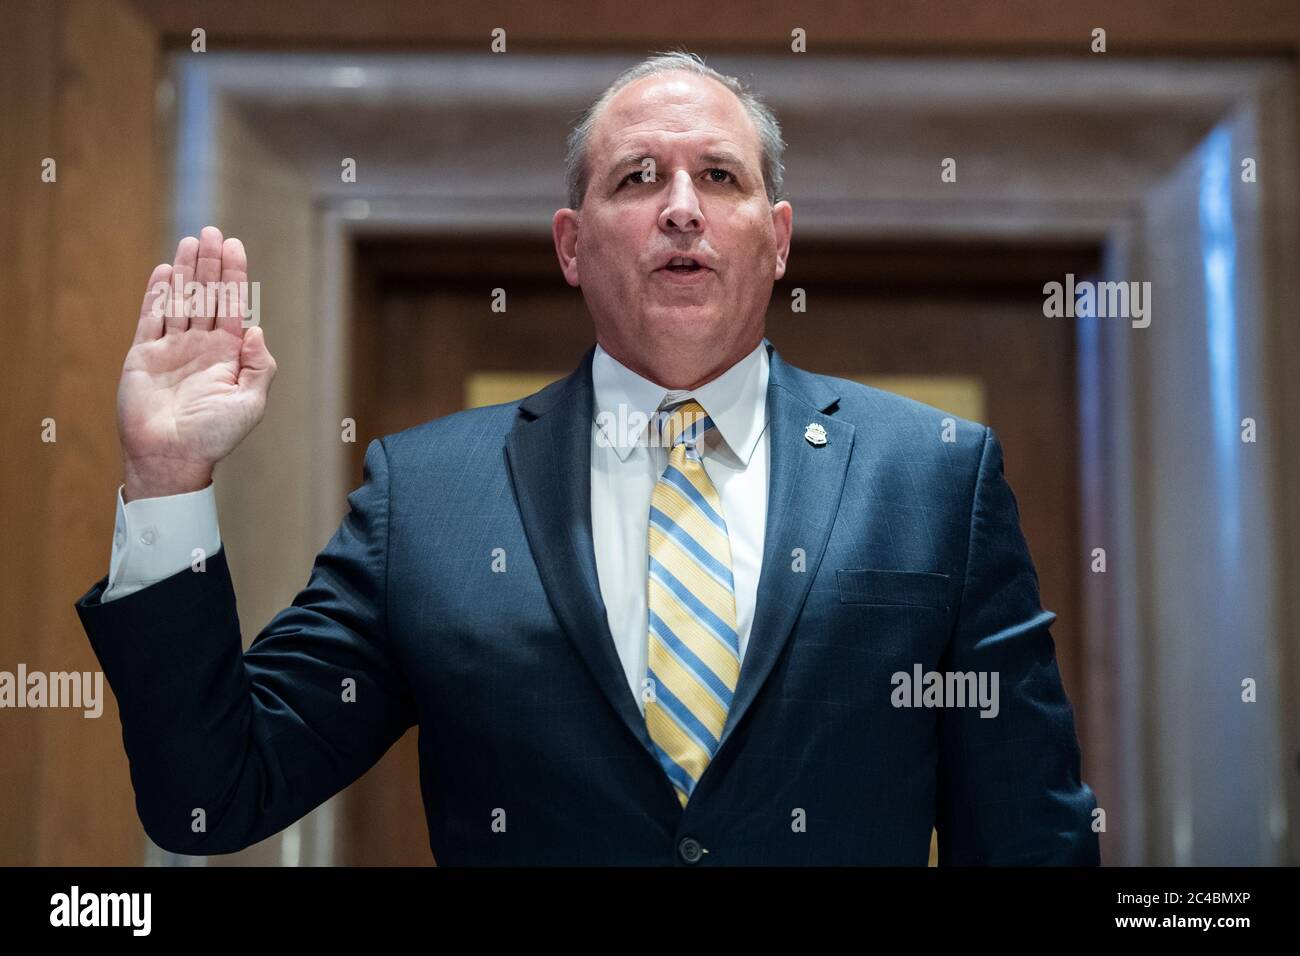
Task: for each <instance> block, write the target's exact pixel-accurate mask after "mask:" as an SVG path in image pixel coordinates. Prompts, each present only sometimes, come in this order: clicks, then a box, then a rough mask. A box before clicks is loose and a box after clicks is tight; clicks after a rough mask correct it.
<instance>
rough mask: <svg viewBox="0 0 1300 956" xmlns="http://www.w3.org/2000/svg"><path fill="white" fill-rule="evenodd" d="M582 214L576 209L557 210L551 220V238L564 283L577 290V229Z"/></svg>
mask: <svg viewBox="0 0 1300 956" xmlns="http://www.w3.org/2000/svg"><path fill="white" fill-rule="evenodd" d="M581 224H582V214H581V213H579V212H578V211H577V210H576V209H558V210H556V212H555V216H554V217H553V218H552V219H551V238H552V239H554V240H555V255H556V256H557V257H558V258H559V260H560V271H561V272H563V273H564V281H565V282H567V283H569V285H571V286H574V287H575V288H577V287H578V286H580V285H582V283H581V282H580V281H579V275H578V227H579V226H580V225H581Z"/></svg>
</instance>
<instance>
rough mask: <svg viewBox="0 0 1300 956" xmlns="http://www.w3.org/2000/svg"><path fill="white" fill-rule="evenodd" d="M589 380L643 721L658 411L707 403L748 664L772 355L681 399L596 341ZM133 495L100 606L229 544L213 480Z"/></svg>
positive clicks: (608, 535) (600, 523) (603, 520)
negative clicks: (652, 426)
mask: <svg viewBox="0 0 1300 956" xmlns="http://www.w3.org/2000/svg"><path fill="white" fill-rule="evenodd" d="M591 377H592V385H593V387H594V389H595V398H594V406H595V407H594V415H593V419H592V431H591V519H592V529H591V530H592V538H593V544H594V547H595V553H596V571H597V575H598V577H599V578H600V594H601V597H602V598H603V599H604V601H605V608H606V611H607V612H608V617H609V629H610V632H611V634H612V635H613V637H614V644H615V647H616V648H617V650H618V655H619V658H620V659H621V660H622V662H623V670H624V672H625V673H626V675H627V680H628V685H629V686H630V687H631V689H632V695H633V697H634V699H635V700H636V701H637V705H638V707H640V708H641V712H642V713H645V702H644V701H643V700H642V694H641V685H642V682H643V680H644V678H645V674H646V658H647V654H648V652H649V637H648V633H649V632H648V623H647V621H648V616H647V606H646V582H647V575H648V571H647V555H648V550H649V544H648V535H649V524H650V498H651V496H652V494H653V493H654V487H655V484H656V483H657V482H658V480H659V477H660V475H662V474H663V472H664V469H665V468H667V467H668V449H667V448H662V447H657V446H655V445H654V443H653V442H648V441H647V438H648V434H649V432H648V429H647V427H646V426H647V425H648V424H649V420H650V417H651V416H652V415H653V414H654V412H655V411H656V410H658V409H659V408H661V407H663V406H668V405H675V404H677V403H678V402H680V401H684V400H685V399H687V398H694V399H695V400H696V401H698V402H699V403H700V405H701V406H703V408H704V410H705V411H706V412H707V413H708V415H709V417H710V418H711V419H712V420H713V423H714V425H715V426H716V427H714V428H712V429H710V431H709V432H708V434H707V435H706V436H705V440H704V443H703V444H704V449H703V457H704V470H705V472H706V473H707V474H708V476H709V480H710V481H712V482H713V485H714V487H715V488H716V489H717V491H718V495H719V497H720V498H721V499H722V511H723V517H724V518H725V519H726V522H727V535H728V537H729V539H730V542H731V565H732V568H731V570H732V578H733V581H734V582H735V596H736V625H737V631H738V634H739V638H740V657H741V661H742V662H743V661H744V657H745V648H746V647H747V646H748V643H749V632H750V628H751V626H752V624H753V621H754V605H755V602H756V600H757V594H758V576H759V571H760V570H761V567H762V561H763V539H764V536H765V534H766V530H767V490H768V488H767V478H768V469H769V466H770V463H771V457H770V451H769V447H768V431H767V377H768V355H767V347H766V343H759V345H758V347H757V348H755V349H754V351H752V352H750V353H749V354H748V355H746V356H745V357H744V358H743V359H741V360H740V361H739V362H737V363H736V364H735V365H733V366H731V368H729V369H727V370H726V371H725V372H723V373H722V374H721V375H720V376H718V377H717V378H715V379H714V380H713V381H711V382H708V383H706V384H704V385H701V386H700V387H699V388H696V389H692V390H690V391H680V390H676V391H674V390H669V389H666V388H664V387H663V386H661V385H656V384H655V383H654V382H652V381H650V380H649V379H646V378H642V377H641V376H640V375H638V374H637V373H636V372H633V371H632V370H631V369H629V368H627V367H626V366H625V365H623V364H622V363H621V362H619V361H617V360H616V359H615V358H614V357H613V356H612V355H610V354H609V353H608V352H606V351H605V350H604V349H603V348H601V347H600V346H599V345H597V346H596V352H595V355H594V356H593V358H592V364H591ZM638 422H639V423H640V426H639V427H637V423H638ZM620 424H621V425H622V427H620ZM123 487H124V486H119V487H118V490H117V522H116V528H115V530H114V533H113V550H112V555H111V558H110V561H109V572H108V587H107V588H106V589H105V590H104V594H103V596H102V597H101V599H100V600H101V601H104V602H108V601H112V600H116V599H117V598H120V597H125V596H126V595H128V594H131V593H133V592H135V591H139V590H140V589H141V588H145V587H148V586H149V585H150V584H154V583H156V582H158V581H161V580H163V579H165V578H168V577H171V576H172V575H173V574H176V573H177V572H178V571H183V570H185V569H186V568H188V567H189V566H190V565H191V563H192V562H193V561H194V559H195V557H196V556H195V554H194V553H193V552H194V549H195V548H196V547H197V548H202V549H203V553H204V554H205V555H212V554H214V553H215V552H216V551H217V549H218V548H220V547H221V535H220V530H219V528H218V526H217V507H216V496H215V493H214V491H213V486H212V484H211V483H209V484H208V486H207V487H206V488H203V489H200V490H199V491H192V492H188V493H186V494H180V495H168V496H166V497H161V498H139V499H136V500H134V501H131V502H127V503H125V504H123V501H122V488H123Z"/></svg>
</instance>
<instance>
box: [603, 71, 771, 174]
mask: <svg viewBox="0 0 1300 956" xmlns="http://www.w3.org/2000/svg"><path fill="white" fill-rule="evenodd" d="M655 145H662V146H665V147H673V146H687V147H691V146H700V147H705V146H717V145H726V146H731V147H732V148H733V149H734V150H736V151H737V152H739V154H740V156H741V157H742V158H744V159H745V160H746V161H747V162H749V163H753V164H755V166H757V159H758V152H759V149H758V134H757V132H756V131H755V129H754V124H753V122H752V121H751V120H750V118H749V114H748V113H746V112H745V108H744V107H743V106H742V105H741V103H740V100H739V99H738V98H737V97H736V95H735V94H734V93H732V92H731V90H729V89H727V88H726V87H725V86H723V85H722V84H721V83H719V82H718V81H717V80H714V79H711V78H710V77H707V76H699V75H697V74H694V73H687V72H680V71H677V72H672V73H661V74H658V75H655V76H647V77H642V78H641V79H639V80H637V81H635V82H633V83H629V84H628V85H627V86H625V87H624V88H623V89H621V90H619V91H618V93H616V94H615V95H614V97H613V99H611V100H610V101H609V102H608V103H607V104H606V105H605V108H604V109H603V110H601V112H600V115H599V116H598V117H597V118H596V122H595V124H594V125H593V128H592V132H591V147H590V149H591V151H590V156H591V158H592V165H593V167H594V168H595V169H600V168H601V167H602V166H603V165H607V164H608V163H610V162H613V161H614V160H616V159H617V157H618V156H620V155H622V153H623V151H624V150H626V149H628V148H631V147H635V146H647V147H649V146H655Z"/></svg>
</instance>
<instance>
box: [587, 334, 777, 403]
mask: <svg viewBox="0 0 1300 956" xmlns="http://www.w3.org/2000/svg"><path fill="white" fill-rule="evenodd" d="M762 340H763V337H762V334H761V333H760V335H759V337H758V338H756V339H755V340H754V341H752V342H750V343H748V344H747V345H742V346H740V347H738V348H737V349H736V350H735V351H733V352H731V353H730V354H728V355H726V356H724V357H723V358H722V359H721V360H719V361H716V362H711V363H704V362H700V363H690V362H682V361H678V360H674V361H669V362H656V361H654V360H653V358H651V357H648V356H642V355H638V354H635V353H631V352H624V351H623V350H622V349H621V348H620V347H619V346H617V345H613V346H611V344H610V343H608V342H606V341H604V340H603V339H602V338H601V337H600V336H599V335H597V336H596V341H597V342H599V343H600V347H601V348H603V349H604V350H605V351H606V352H608V353H609V354H610V355H611V356H613V358H614V359H616V360H617V361H618V362H619V363H620V364H622V365H624V366H625V367H627V368H629V369H631V370H632V371H633V372H636V374H638V375H640V376H641V377H642V378H645V379H649V380H650V381H652V382H654V383H655V384H656V385H658V386H660V387H661V388H668V389H673V390H674V391H690V390H691V389H693V388H699V387H700V386H701V385H707V384H708V383H709V382H711V381H713V380H714V379H715V378H717V377H718V376H719V375H721V374H722V373H723V372H725V371H727V369H729V368H731V367H732V366H733V365H735V364H736V363H737V362H739V361H740V360H741V359H743V358H744V357H745V356H746V355H748V354H749V353H750V352H752V351H754V349H755V348H756V347H757V346H758V343H759V342H761V341H762ZM677 358H678V356H673V359H677Z"/></svg>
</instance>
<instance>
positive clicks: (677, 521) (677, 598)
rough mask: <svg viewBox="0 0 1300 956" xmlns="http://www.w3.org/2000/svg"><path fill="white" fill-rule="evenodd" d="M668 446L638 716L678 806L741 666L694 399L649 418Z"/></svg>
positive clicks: (654, 511) (721, 529) (709, 754)
mask: <svg viewBox="0 0 1300 956" xmlns="http://www.w3.org/2000/svg"><path fill="white" fill-rule="evenodd" d="M658 422H659V428H660V432H659V434H660V440H661V441H663V443H664V444H666V445H668V447H670V448H671V449H672V450H671V451H670V452H669V453H668V467H667V468H666V469H664V473H663V476H662V477H661V478H660V479H659V482H658V484H656V485H655V490H654V494H653V496H652V497H651V499H650V530H649V546H650V561H649V581H648V589H649V591H648V594H647V599H648V600H647V603H648V605H649V617H648V624H649V632H650V636H649V640H650V653H649V666H648V673H647V675H646V676H647V677H648V679H649V686H648V691H649V693H648V694H647V695H646V696H647V700H646V709H645V716H646V725H647V728H648V730H649V732H650V739H651V740H652V741H654V744H655V751H656V753H657V755H658V757H659V762H660V763H661V764H663V767H664V770H665V771H666V772H667V774H668V779H669V780H671V781H672V784H673V787H674V789H676V791H677V799H678V800H679V801H680V802H681V805H682V806H683V807H685V806H686V801H687V800H689V799H690V796H691V792H692V791H693V790H694V789H695V785H696V783H698V782H699V779H700V776H701V775H702V774H703V773H704V768H705V767H707V766H708V764H709V761H710V760H712V759H713V755H714V753H715V752H716V751H717V749H718V741H719V739H720V738H721V736H722V727H723V724H724V723H725V722H726V720H727V711H728V709H729V708H730V707H731V697H732V694H733V693H735V690H736V680H737V678H738V677H739V675H740V639H739V635H738V634H737V630H736V594H735V584H734V582H733V581H732V577H731V543H730V540H729V539H728V537H727V522H726V519H725V518H724V517H723V513H722V500H721V499H720V498H719V497H718V491H717V489H716V488H714V487H713V482H711V481H710V480H709V476H708V474H707V473H706V472H705V470H704V463H703V461H702V460H701V457H700V447H701V443H702V441H703V438H704V434H705V433H706V432H707V431H708V430H709V429H710V428H712V427H713V421H712V419H710V418H709V417H708V416H707V415H706V414H705V411H704V409H703V407H701V405H700V404H699V403H698V402H696V401H694V400H692V401H687V402H683V403H682V404H681V405H678V406H677V407H676V408H674V409H672V410H671V411H669V412H661V413H660V415H659V417H658Z"/></svg>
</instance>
